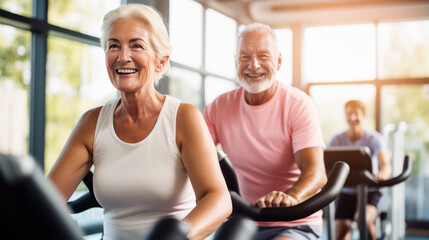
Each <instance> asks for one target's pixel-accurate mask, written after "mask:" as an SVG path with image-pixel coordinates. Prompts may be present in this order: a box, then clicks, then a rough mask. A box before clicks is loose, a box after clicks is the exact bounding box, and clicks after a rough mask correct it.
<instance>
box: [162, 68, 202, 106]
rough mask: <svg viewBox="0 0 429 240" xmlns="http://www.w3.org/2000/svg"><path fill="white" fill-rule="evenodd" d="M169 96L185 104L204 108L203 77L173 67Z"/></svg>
mask: <svg viewBox="0 0 429 240" xmlns="http://www.w3.org/2000/svg"><path fill="white" fill-rule="evenodd" d="M169 94H170V95H172V96H173V97H176V98H178V99H180V100H182V101H183V102H186V103H191V104H193V105H194V106H196V107H199V108H202V101H201V75H200V74H199V73H196V72H192V71H188V70H185V69H181V68H176V67H172V68H171V73H170V82H169Z"/></svg>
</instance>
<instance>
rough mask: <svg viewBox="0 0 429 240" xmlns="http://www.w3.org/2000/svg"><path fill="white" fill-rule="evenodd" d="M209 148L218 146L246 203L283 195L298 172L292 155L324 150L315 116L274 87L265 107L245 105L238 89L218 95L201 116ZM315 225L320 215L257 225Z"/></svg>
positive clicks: (308, 105)
mask: <svg viewBox="0 0 429 240" xmlns="http://www.w3.org/2000/svg"><path fill="white" fill-rule="evenodd" d="M204 118H205V120H206V123H207V125H208V127H209V130H210V133H211V135H212V138H213V141H214V143H215V144H218V143H220V144H221V146H222V149H223V151H224V152H225V153H226V154H227V155H228V157H229V159H230V160H231V162H232V164H233V165H234V168H235V171H236V173H237V178H238V182H239V185H240V191H241V194H242V196H243V198H244V199H246V200H247V201H249V202H250V203H256V200H257V199H258V198H260V197H262V196H264V195H266V194H267V193H269V192H271V191H273V190H276V191H286V190H287V189H289V188H291V187H292V185H293V184H294V183H295V182H296V181H297V179H298V177H299V175H300V172H301V171H300V170H299V168H298V166H297V165H296V163H295V158H294V153H295V152H297V151H299V150H301V149H304V148H308V147H323V148H324V147H325V145H324V142H323V137H322V133H321V130H320V124H319V120H318V117H317V112H316V110H315V108H314V105H313V102H312V100H311V98H310V97H309V96H308V95H306V94H305V93H304V92H302V91H300V90H298V89H296V88H293V87H290V86H286V85H284V84H282V83H280V82H279V84H278V88H277V91H276V93H275V95H274V96H273V98H272V99H270V100H269V101H268V102H266V103H264V104H262V105H257V106H252V105H249V104H247V103H246V101H245V98H244V90H243V88H241V87H240V88H237V89H235V90H233V91H231V92H228V93H225V94H222V95H221V96H219V97H218V98H217V99H216V100H215V101H214V102H213V103H211V104H210V105H208V106H207V107H206V108H205V110H204ZM303 224H305V225H307V224H309V225H321V224H322V211H318V212H317V213H315V214H313V215H311V216H309V217H307V218H304V219H300V220H297V221H292V222H260V223H259V225H260V226H293V225H303Z"/></svg>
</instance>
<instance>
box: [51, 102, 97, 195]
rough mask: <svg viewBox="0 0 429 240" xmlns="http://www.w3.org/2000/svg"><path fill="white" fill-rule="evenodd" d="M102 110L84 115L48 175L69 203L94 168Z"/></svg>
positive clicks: (93, 110)
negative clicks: (98, 122)
mask: <svg viewBox="0 0 429 240" xmlns="http://www.w3.org/2000/svg"><path fill="white" fill-rule="evenodd" d="M99 112H100V108H96V109H92V110H89V111H88V112H86V113H85V114H83V115H82V117H81V118H80V120H79V122H78V123H77V124H76V126H75V128H74V129H73V131H72V133H71V134H70V136H69V138H68V140H67V143H66V144H65V146H64V148H63V150H62V151H61V154H60V156H59V157H58V159H57V161H56V162H55V164H54V166H53V167H52V169H51V170H50V172H49V174H48V178H49V179H50V180H51V181H52V182H53V183H54V185H55V186H56V187H57V189H58V191H59V192H60V194H61V195H62V196H63V197H64V200H65V201H67V200H68V199H69V198H70V196H71V195H72V194H73V192H74V191H75V190H76V188H77V186H78V185H79V183H80V182H81V181H82V179H83V178H84V177H85V175H86V173H87V172H88V171H89V169H90V168H91V166H92V144H93V141H94V132H95V126H96V123H97V119H98V113H99Z"/></svg>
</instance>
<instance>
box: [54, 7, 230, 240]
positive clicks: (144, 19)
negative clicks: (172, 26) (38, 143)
mask: <svg viewBox="0 0 429 240" xmlns="http://www.w3.org/2000/svg"><path fill="white" fill-rule="evenodd" d="M101 45H102V47H103V49H104V50H105V54H106V67H107V71H108V74H109V78H110V81H111V83H112V85H113V86H114V87H115V88H116V89H118V90H119V92H120V95H121V97H120V98H119V99H117V100H113V101H111V102H108V103H107V104H105V105H104V106H101V107H97V108H94V109H91V110H89V111H87V112H86V113H85V114H83V116H82V117H81V119H80V120H79V122H78V123H77V125H76V127H75V129H74V130H73V132H72V133H71V135H70V137H69V139H68V141H67V143H66V145H65V147H64V149H63V151H62V152H61V154H60V156H59V158H58V160H57V162H56V163H55V165H54V167H53V168H52V170H51V171H50V173H49V178H50V179H51V180H52V181H53V183H54V184H55V185H56V187H57V188H58V189H59V191H60V192H61V193H62V195H63V196H64V199H69V198H70V196H71V195H72V193H73V192H74V190H75V189H76V187H77V186H78V184H79V183H80V181H81V180H82V179H83V177H84V176H85V174H86V173H87V172H88V171H89V169H90V167H91V166H92V165H94V166H95V171H94V191H95V195H96V198H97V200H98V201H99V202H100V204H101V205H102V206H103V208H104V217H105V219H104V239H106V240H110V239H133V240H135V239H140V238H141V236H143V235H144V234H145V233H146V231H147V230H148V228H150V226H152V225H153V224H154V222H155V221H157V220H158V219H160V218H162V217H164V216H172V217H175V218H177V219H180V220H183V222H185V223H187V224H188V225H189V226H190V232H189V235H188V237H189V238H190V239H203V238H205V237H207V236H208V235H210V234H211V233H212V232H213V231H214V230H216V229H217V227H219V226H220V224H221V223H222V222H223V221H224V220H225V219H226V218H227V217H228V216H229V214H230V213H231V208H232V207H231V202H230V197H229V194H228V191H227V188H226V184H225V182H224V180H223V177H222V173H221V171H220V168H219V164H218V162H217V157H216V150H215V148H214V145H213V142H212V140H211V137H210V133H209V131H208V129H207V126H206V125H205V123H204V120H203V118H202V116H201V113H200V112H199V110H198V109H197V108H196V107H194V106H192V105H190V104H185V103H180V101H179V100H177V99H175V98H173V97H171V96H166V95H162V94H161V93H159V92H158V91H157V90H156V89H155V84H157V82H158V81H159V79H160V78H161V77H162V75H163V74H164V73H165V72H166V71H167V70H168V68H169V62H168V59H169V55H170V53H171V46H170V43H169V39H168V34H167V30H166V27H165V25H164V24H163V21H162V18H161V17H160V15H159V14H158V13H157V12H156V11H155V10H154V9H152V8H150V7H148V6H145V5H142V4H129V5H123V6H121V7H119V8H117V9H115V10H112V11H111V12H109V13H107V14H106V15H105V17H104V21H103V25H102V37H101Z"/></svg>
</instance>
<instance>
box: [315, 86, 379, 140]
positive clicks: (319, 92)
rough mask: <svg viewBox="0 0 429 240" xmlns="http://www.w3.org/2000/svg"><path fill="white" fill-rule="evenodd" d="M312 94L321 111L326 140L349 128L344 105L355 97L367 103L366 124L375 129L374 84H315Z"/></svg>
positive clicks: (320, 115) (321, 122)
mask: <svg viewBox="0 0 429 240" xmlns="http://www.w3.org/2000/svg"><path fill="white" fill-rule="evenodd" d="M310 95H311V97H312V99H313V101H314V103H315V105H316V108H317V110H318V113H319V120H320V125H321V127H322V133H323V136H324V139H325V142H326V143H328V141H329V140H330V139H331V138H332V137H333V136H334V135H335V134H338V133H341V132H343V131H345V130H347V121H346V116H345V113H344V105H345V104H346V102H347V101H349V100H352V99H355V100H360V101H362V102H363V103H365V107H366V119H365V120H366V126H368V127H370V128H372V129H375V87H374V86H372V85H328V86H313V87H312V88H311V89H310Z"/></svg>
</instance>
